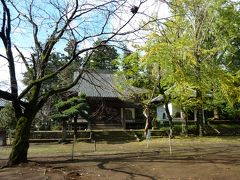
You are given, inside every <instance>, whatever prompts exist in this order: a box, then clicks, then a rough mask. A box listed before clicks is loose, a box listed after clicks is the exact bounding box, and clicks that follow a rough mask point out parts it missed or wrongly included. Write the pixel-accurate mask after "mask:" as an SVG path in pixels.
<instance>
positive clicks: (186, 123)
mask: <svg viewBox="0 0 240 180" xmlns="http://www.w3.org/2000/svg"><path fill="white" fill-rule="evenodd" d="M182 112H183V120H184V129H183V134H185V135H186V136H187V135H188V116H187V113H186V112H185V110H182Z"/></svg>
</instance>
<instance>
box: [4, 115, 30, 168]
mask: <svg viewBox="0 0 240 180" xmlns="http://www.w3.org/2000/svg"><path fill="white" fill-rule="evenodd" d="M31 122H32V119H30V118H28V117H25V116H22V117H20V119H19V120H18V123H17V126H16V130H15V135H14V141H13V145H12V152H11V154H10V156H9V160H8V165H15V164H19V163H25V162H27V152H28V148H29V136H30V127H31Z"/></svg>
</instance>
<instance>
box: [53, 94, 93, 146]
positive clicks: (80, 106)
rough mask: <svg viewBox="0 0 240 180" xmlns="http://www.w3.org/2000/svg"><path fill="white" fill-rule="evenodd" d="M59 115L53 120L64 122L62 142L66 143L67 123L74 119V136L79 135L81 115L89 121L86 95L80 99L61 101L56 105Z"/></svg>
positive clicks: (82, 95)
mask: <svg viewBox="0 0 240 180" xmlns="http://www.w3.org/2000/svg"><path fill="white" fill-rule="evenodd" d="M55 106H56V108H57V113H56V114H53V115H52V116H51V118H52V119H53V120H56V121H61V122H62V142H64V141H66V134H67V133H66V132H67V131H66V128H67V121H68V120H71V119H74V134H75V135H77V119H78V117H79V115H80V116H81V117H82V118H84V119H86V120H88V110H89V107H88V105H87V102H86V95H84V94H81V95H80V96H78V97H72V98H69V99H67V100H65V101H60V102H58V103H57V104H55Z"/></svg>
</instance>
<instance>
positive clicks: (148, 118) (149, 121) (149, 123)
mask: <svg viewBox="0 0 240 180" xmlns="http://www.w3.org/2000/svg"><path fill="white" fill-rule="evenodd" d="M143 114H144V116H145V117H146V122H145V129H144V131H145V135H147V133H148V129H150V128H151V119H150V112H149V107H148V106H146V107H145V109H144V111H143Z"/></svg>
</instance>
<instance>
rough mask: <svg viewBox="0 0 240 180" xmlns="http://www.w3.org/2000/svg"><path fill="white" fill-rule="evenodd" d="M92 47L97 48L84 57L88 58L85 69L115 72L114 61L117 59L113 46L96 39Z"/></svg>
mask: <svg viewBox="0 0 240 180" xmlns="http://www.w3.org/2000/svg"><path fill="white" fill-rule="evenodd" d="M93 45H94V46H98V48H96V49H94V50H92V51H91V52H90V53H88V54H87V55H86V57H88V56H89V57H90V58H89V61H88V63H87V67H88V68H90V69H103V70H112V71H114V70H116V69H117V67H116V65H115V64H114V60H115V59H117V57H118V53H117V50H116V49H115V48H114V46H111V45H108V44H107V43H106V42H105V41H103V40H102V39H98V40H97V41H96V42H94V44H93Z"/></svg>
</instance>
